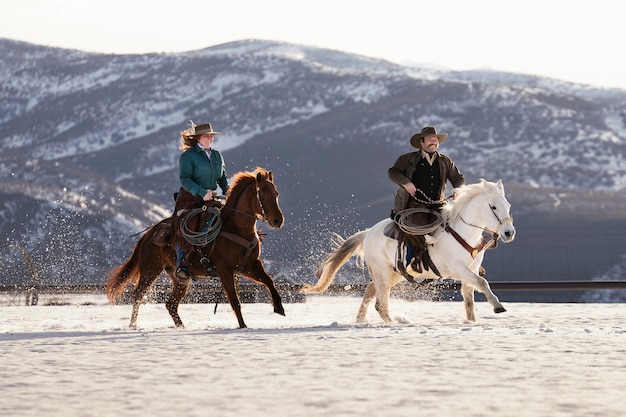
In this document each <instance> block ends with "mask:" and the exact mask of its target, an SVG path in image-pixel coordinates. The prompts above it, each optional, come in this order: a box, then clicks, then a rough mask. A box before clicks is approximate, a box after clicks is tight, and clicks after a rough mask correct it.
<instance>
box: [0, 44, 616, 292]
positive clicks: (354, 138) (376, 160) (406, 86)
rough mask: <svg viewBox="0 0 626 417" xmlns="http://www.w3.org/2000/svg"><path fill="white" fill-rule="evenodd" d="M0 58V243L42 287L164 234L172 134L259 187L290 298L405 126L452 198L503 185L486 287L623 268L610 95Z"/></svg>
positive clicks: (367, 65)
mask: <svg viewBox="0 0 626 417" xmlns="http://www.w3.org/2000/svg"><path fill="white" fill-rule="evenodd" d="M0 57H1V58H0V97H1V100H0V150H1V154H0V155H1V156H0V179H1V180H0V198H1V200H0V201H1V203H0V218H1V219H2V223H1V225H0V230H1V232H2V236H4V237H5V240H6V242H7V243H18V244H20V245H22V246H24V247H26V248H27V249H28V250H29V251H30V252H31V253H32V255H33V258H34V259H35V260H36V262H37V263H38V265H39V267H40V268H41V269H42V271H43V274H42V275H43V276H45V277H46V278H45V279H47V280H50V281H53V282H59V281H61V282H66V281H67V282H76V281H92V280H94V279H95V280H97V279H99V278H94V277H101V276H102V271H103V270H105V269H108V268H109V267H111V266H113V265H115V264H116V263H118V262H120V261H121V260H123V259H124V258H125V257H126V256H127V255H128V253H129V252H130V250H131V248H132V245H133V244H134V242H135V241H136V236H132V235H133V234H134V233H137V232H139V231H141V230H142V229H143V228H145V227H148V226H150V225H151V224H153V223H154V222H156V221H158V220H159V219H160V218H162V217H163V216H166V215H167V213H168V212H169V211H170V210H171V208H172V200H171V195H172V193H173V192H174V191H176V189H177V188H178V180H177V158H178V155H179V151H178V150H177V139H178V133H179V132H180V130H182V129H184V128H185V127H186V124H187V121H188V120H189V119H193V120H194V121H196V122H199V123H200V122H205V121H211V122H212V123H213V125H214V127H215V128H216V129H217V130H219V131H222V132H224V133H225V134H224V135H223V136H220V137H219V139H218V140H216V142H215V146H216V147H217V148H219V149H220V150H222V151H223V153H224V156H225V159H226V161H227V169H228V170H229V172H231V173H235V172H238V171H242V170H249V169H253V168H254V167H256V166H263V167H265V168H268V169H271V170H273V171H274V173H275V176H276V182H277V185H278V188H279V190H280V192H281V197H280V198H281V199H280V202H281V206H282V208H283V210H284V212H285V215H286V225H285V228H284V229H283V230H281V231H277V232H273V231H272V232H270V234H269V235H268V238H267V240H266V244H265V246H264V256H265V257H266V258H267V259H270V260H272V261H273V265H284V266H288V267H290V268H293V267H296V268H300V269H296V271H298V272H297V273H296V274H297V275H298V276H296V277H294V278H295V279H307V276H309V275H310V273H311V271H312V270H314V269H315V266H316V263H317V261H318V260H319V259H320V258H321V257H322V256H323V253H324V252H325V251H326V250H327V249H328V241H327V239H326V236H327V233H329V232H331V231H336V232H339V233H341V234H344V235H345V234H350V233H353V232H355V231H357V230H359V229H362V228H365V227H368V226H370V225H372V224H373V223H375V222H376V221H378V220H380V219H381V218H383V217H385V216H387V215H388V213H389V210H390V208H391V205H392V204H391V202H392V194H393V192H394V191H395V188H394V186H393V184H391V182H390V181H389V180H388V179H387V176H386V171H387V168H388V167H389V166H391V165H392V164H393V162H394V161H395V158H396V157H397V156H399V155H400V154H401V153H404V152H409V151H411V149H412V148H411V147H410V146H409V144H408V139H409V137H410V136H411V135H412V134H413V133H415V132H416V131H417V130H419V129H420V128H421V127H422V126H424V125H435V126H437V128H438V129H439V130H440V131H443V132H447V133H449V134H450V139H449V140H448V141H446V143H445V144H444V145H443V146H442V148H441V149H440V150H441V152H443V153H446V154H448V155H450V156H451V157H453V158H454V160H455V161H456V163H457V165H458V166H459V167H460V168H461V170H462V171H463V173H464V174H465V176H466V178H467V179H468V180H469V181H470V182H474V181H477V180H478V179H479V178H486V179H489V180H496V179H498V178H502V179H503V180H504V184H505V188H506V190H507V196H508V197H509V199H510V200H511V202H512V204H513V214H514V216H515V219H516V226H517V228H518V238H517V239H516V241H515V242H513V243H511V244H510V245H501V246H500V248H498V250H496V251H493V252H492V253H489V254H488V256H487V261H486V263H487V266H488V268H489V270H490V271H493V273H494V276H497V277H498V278H497V279H498V280H506V279H515V280H518V279H523V278H528V279H540V278H541V279H571V276H572V273H573V272H575V274H576V275H575V278H576V279H591V278H594V277H598V276H602V275H603V274H605V273H606V271H616V270H617V271H619V270H620V269H619V268H620V265H622V264H623V263H624V260H623V256H624V252H625V251H624V249H623V248H624V247H625V245H624V244H623V243H624V239H623V236H624V232H626V219H625V217H626V214H624V213H625V211H626V210H624V207H626V204H625V203H626V202H625V201H624V197H623V196H624V190H625V189H626V164H624V155H625V153H626V91H624V90H615V89H598V88H591V87H588V86H582V85H575V84H570V83H565V82H561V81H558V80H552V79H545V78H540V77H534V76H525V75H519V74H505V73H496V72H446V71H441V70H431V69H427V68H416V67H403V66H399V65H395V64H391V63H389V62H385V61H380V60H375V59H371V58H368V57H363V56H357V55H352V54H347V53H343V52H340V51H332V50H324V49H318V48H312V47H306V46H301V45H291V44H284V43H276V42H265V41H256V40H247V41H241V42H235V43H230V44H225V45H220V46H216V47H212V48H207V49H203V50H199V51H190V52H187V53H181V54H146V55H105V54H91V53H85V52H81V51H72V50H64V49H57V48H47V47H41V46H37V45H31V44H26V43H22V42H15V41H11V40H6V39H5V40H2V39H0ZM603 231H609V232H610V233H608V232H607V233H606V234H605V233H604V232H603ZM616 231H617V232H619V233H617V234H615V232H616ZM569 246H575V248H569ZM4 256H5V257H6V256H9V255H6V254H5V255H4ZM581 256H584V257H585V259H588V260H591V261H590V262H583V263H580V266H576V267H574V269H575V271H572V270H571V269H570V268H568V267H565V265H571V263H572V262H573V261H576V262H580V258H581ZM596 260H597V261H596ZM6 262H7V263H8V264H11V265H10V266H9V267H10V268H13V267H16V268H17V269H18V271H19V269H20V268H19V265H17V266H16V265H14V264H15V262H13V261H11V260H10V259H9V260H6ZM12 262H13V263H12ZM577 265H579V264H578V263H577ZM9 267H7V268H9ZM613 274H614V272H613ZM529 275H530V276H529ZM12 276H15V275H12ZM490 278H491V279H495V277H491V276H490Z"/></svg>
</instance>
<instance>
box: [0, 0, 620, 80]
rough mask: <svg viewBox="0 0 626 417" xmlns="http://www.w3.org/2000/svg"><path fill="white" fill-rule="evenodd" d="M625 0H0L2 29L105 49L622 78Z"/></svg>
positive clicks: (35, 39) (40, 40)
mask: <svg viewBox="0 0 626 417" xmlns="http://www.w3.org/2000/svg"><path fill="white" fill-rule="evenodd" d="M625 12H626V2H624V1H622V0H594V1H587V0H429V1H422V0H386V1H371V0H332V1H330V0H309V1H305V0H219V1H212V0H0V37H4V38H9V39H15V40H21V41H26V42H31V43H36V44H42V45H49V46H58V47H63V48H72V49H80V50H84V51H89V52H106V53H118V54H127V53H148V52H182V51H190V50H195V49H202V48H206V47H209V46H214V45H218V44H221V43H225V42H231V41H237V40H243V39H263V40H276V41H285V42H291V43H296V44H303V45H308V46H318V47H324V48H331V49H336V50H340V51H344V52H351V53H357V54H361V55H366V56H369V57H373V58H383V59H387V60H390V61H393V62H398V63H406V62H409V61H410V62H414V63H418V64H429V65H437V66H441V67H445V68H449V69H453V70H468V69H493V70H500V71H507V72H516V73H524V74H534V75H542V76H548V77H552V78H557V79H561V80H564V81H573V82H578V83H583V84H591V85H594V86H604V87H619V88H623V89H626V57H625V54H624V51H625V50H626V45H625V41H626V23H624V19H625V18H626V13H625Z"/></svg>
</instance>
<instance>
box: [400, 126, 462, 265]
mask: <svg viewBox="0 0 626 417" xmlns="http://www.w3.org/2000/svg"><path fill="white" fill-rule="evenodd" d="M447 137H448V134H447V133H444V134H438V133H437V129H435V128H434V127H433V126H426V127H425V128H423V129H422V130H421V132H419V133H416V134H415V135H413V136H412V137H411V141H410V143H411V145H412V146H413V147H414V148H417V151H415V152H409V153H407V154H404V155H402V156H400V157H399V158H398V159H397V160H396V162H395V164H393V166H392V167H391V168H389V171H388V174H389V179H390V180H391V181H393V182H394V183H396V184H398V185H399V186H400V188H399V189H398V191H397V192H396V196H395V201H394V206H393V210H392V212H391V216H392V218H394V217H395V216H396V215H397V214H398V213H400V212H401V211H402V210H405V209H407V208H415V207H422V208H428V209H431V210H437V211H439V210H440V209H441V206H442V204H443V203H442V200H443V199H444V192H445V190H446V183H447V181H450V183H451V184H452V186H453V187H454V188H458V187H460V186H462V185H463V184H465V177H464V176H463V174H461V172H460V171H459V169H458V168H457V167H456V165H455V164H454V161H452V159H451V158H450V157H449V156H446V155H444V154H441V153H439V152H437V149H439V145H440V144H441V143H443V141H444V140H446V138H447ZM430 217H431V215H429V214H428V213H416V214H414V215H413V217H412V221H414V222H416V223H417V224H419V225H425V224H428V223H430V222H432V219H431V218H430ZM414 243H415V244H414V245H410V244H409V245H407V263H408V264H409V266H408V268H407V272H409V274H417V273H420V272H421V270H422V269H421V260H422V255H423V254H424V249H425V248H426V239H425V238H424V236H416V238H415V239H414ZM409 261H410V262H409Z"/></svg>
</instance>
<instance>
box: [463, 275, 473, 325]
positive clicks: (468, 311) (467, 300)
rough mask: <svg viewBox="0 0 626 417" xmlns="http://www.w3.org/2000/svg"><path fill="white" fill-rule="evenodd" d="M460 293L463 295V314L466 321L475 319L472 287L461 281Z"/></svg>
mask: <svg viewBox="0 0 626 417" xmlns="http://www.w3.org/2000/svg"><path fill="white" fill-rule="evenodd" d="M461 294H462V295H463V304H464V305H465V315H466V316H467V320H468V321H476V316H475V315H474V310H475V306H474V287H472V286H471V285H467V284H465V282H461Z"/></svg>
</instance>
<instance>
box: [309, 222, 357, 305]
mask: <svg viewBox="0 0 626 417" xmlns="http://www.w3.org/2000/svg"><path fill="white" fill-rule="evenodd" d="M366 234H367V230H362V231H360V232H357V233H355V234H353V235H352V236H350V237H349V238H347V239H344V238H342V237H341V236H339V235H338V234H335V246H336V247H335V250H333V251H332V252H331V253H329V254H328V256H327V257H326V259H324V261H322V263H321V264H320V266H319V267H318V270H317V276H318V277H319V279H318V281H317V283H316V284H315V285H308V284H304V287H303V288H302V292H303V293H305V294H319V293H321V292H323V291H325V290H326V289H328V287H330V284H332V283H333V280H334V279H335V274H336V273H337V271H338V270H339V268H341V266H342V265H343V264H345V263H346V262H348V259H350V258H351V257H353V256H355V255H356V256H358V257H359V258H361V257H362V256H363V240H364V239H365V235H366Z"/></svg>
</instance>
